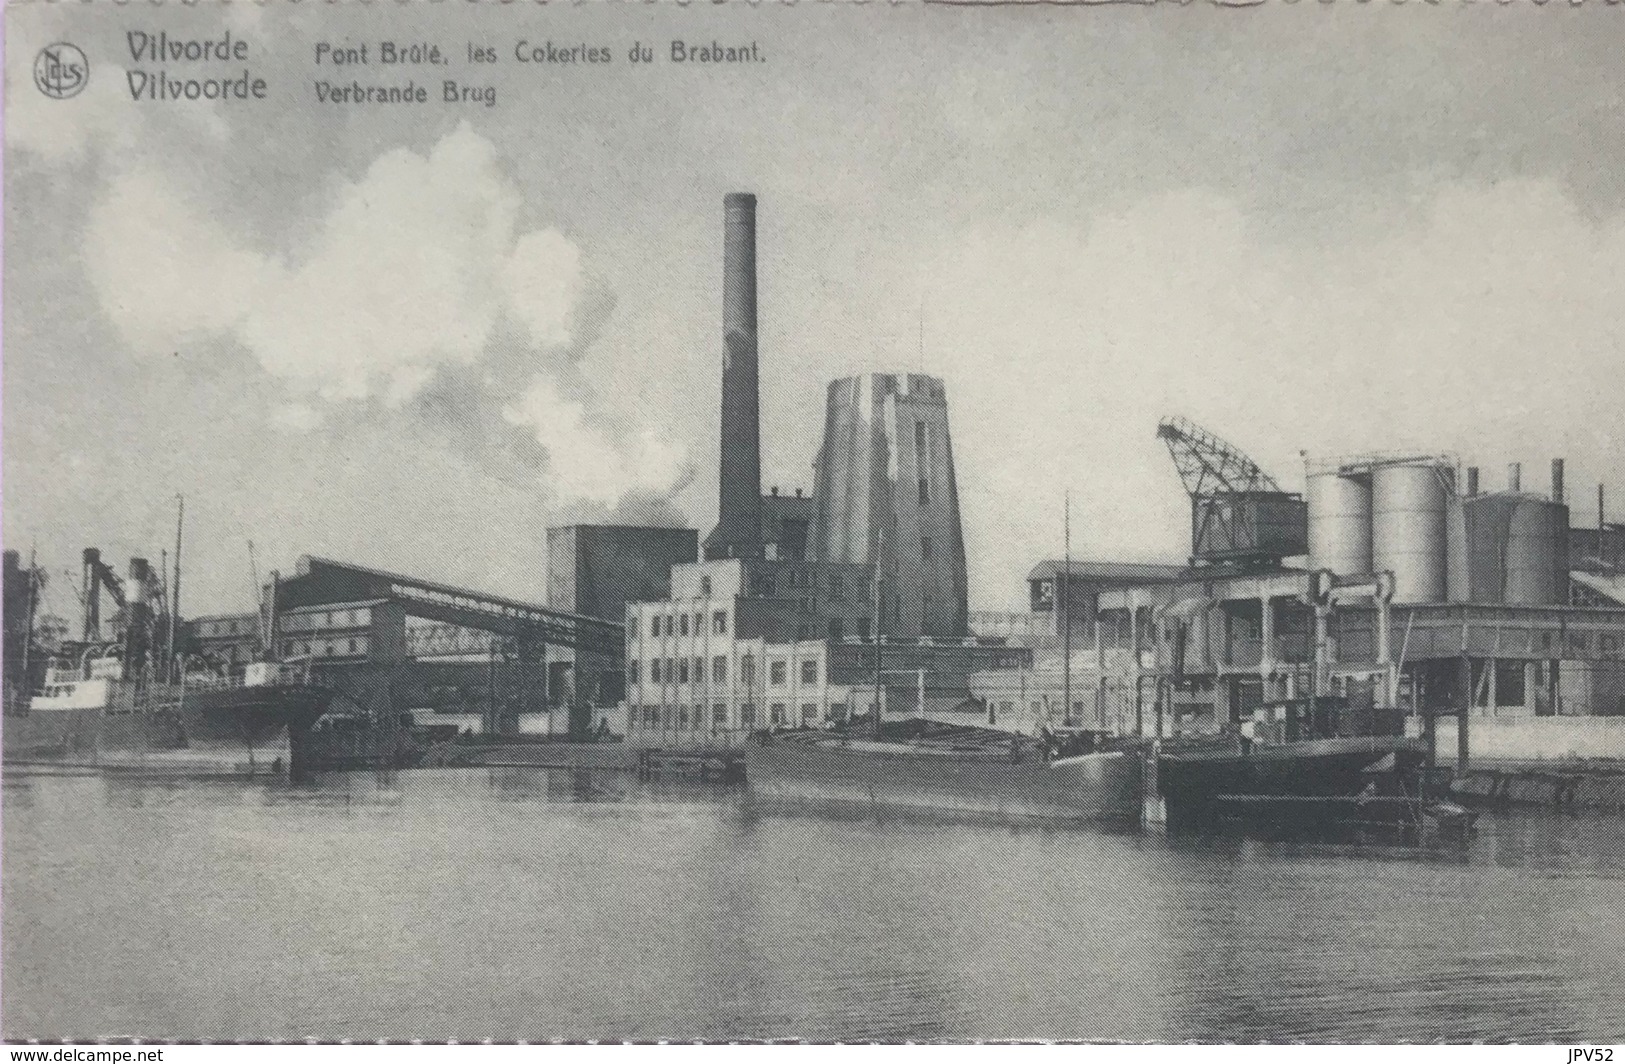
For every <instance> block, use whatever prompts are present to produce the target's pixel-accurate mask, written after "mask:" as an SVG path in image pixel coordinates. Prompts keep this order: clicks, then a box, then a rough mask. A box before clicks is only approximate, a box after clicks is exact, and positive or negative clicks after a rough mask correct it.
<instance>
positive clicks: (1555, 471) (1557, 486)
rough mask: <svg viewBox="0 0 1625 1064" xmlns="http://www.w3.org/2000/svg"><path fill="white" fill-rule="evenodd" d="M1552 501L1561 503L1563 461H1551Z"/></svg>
mask: <svg viewBox="0 0 1625 1064" xmlns="http://www.w3.org/2000/svg"><path fill="white" fill-rule="evenodd" d="M1552 501H1553V502H1562V501H1563V459H1561V458H1553V459H1552Z"/></svg>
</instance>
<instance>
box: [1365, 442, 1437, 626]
mask: <svg viewBox="0 0 1625 1064" xmlns="http://www.w3.org/2000/svg"><path fill="white" fill-rule="evenodd" d="M1453 480H1454V476H1453V472H1452V470H1451V469H1450V467H1449V466H1446V465H1441V464H1439V463H1437V462H1426V463H1417V464H1414V465H1399V464H1396V465H1382V466H1378V467H1377V468H1376V469H1374V470H1373V471H1372V473H1371V562H1372V565H1373V567H1374V568H1375V569H1376V570H1377V571H1378V572H1381V571H1383V570H1388V571H1390V572H1392V573H1393V574H1394V599H1393V600H1394V601H1395V602H1398V603H1412V602H1442V601H1444V597H1445V555H1446V552H1445V541H1446V533H1445V510H1446V507H1447V505H1448V500H1449V497H1450V493H1451V488H1452V482H1453Z"/></svg>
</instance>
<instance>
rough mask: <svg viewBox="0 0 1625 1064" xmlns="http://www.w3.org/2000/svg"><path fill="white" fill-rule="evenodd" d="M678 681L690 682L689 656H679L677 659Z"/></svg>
mask: <svg viewBox="0 0 1625 1064" xmlns="http://www.w3.org/2000/svg"><path fill="white" fill-rule="evenodd" d="M677 682H678V683H687V682H688V659H687V658H678V659H677ZM684 712H685V713H686V712H687V710H684Z"/></svg>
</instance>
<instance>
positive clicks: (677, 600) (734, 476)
mask: <svg viewBox="0 0 1625 1064" xmlns="http://www.w3.org/2000/svg"><path fill="white" fill-rule="evenodd" d="M755 267H756V199H755V197H754V196H751V195H749V194H746V193H732V194H730V195H728V196H727V197H726V198H725V199H724V203H723V299H722V327H723V328H722V331H723V345H722V346H723V349H722V380H721V388H722V401H721V406H720V449H719V455H718V491H717V523H716V527H715V528H714V529H713V530H712V531H711V533H710V534H709V535H708V536H707V537H706V539H705V545H704V558H705V560H704V561H703V562H699V563H696V564H685V565H676V566H674V567H673V569H672V577H671V593H670V595H669V596H665V597H651V598H650V600H649V601H645V602H641V603H637V604H633V605H629V606H628V607H627V611H626V649H625V658H626V682H627V695H626V721H627V728H628V732H629V733H631V734H635V735H636V734H643V735H656V736H657V735H660V734H667V735H671V734H685V733H695V734H705V735H708V736H714V737H720V736H735V735H740V734H743V733H744V732H746V731H748V730H750V729H751V728H753V727H763V726H771V725H775V724H793V723H801V722H822V721H826V720H838V719H842V718H844V717H846V716H848V715H850V714H853V713H861V712H867V711H868V709H869V707H870V706H871V705H873V703H874V701H875V693H874V692H875V684H876V672H877V669H876V663H875V656H876V650H877V649H878V651H879V657H880V665H879V670H878V671H879V675H880V677H881V686H882V687H884V688H885V689H886V691H885V693H884V695H883V701H884V703H885V704H886V705H887V707H888V710H893V711H894V710H895V706H896V705H898V704H901V703H902V702H908V703H909V704H910V705H912V706H914V707H915V708H917V709H923V707H924V706H925V705H926V704H927V703H928V702H934V703H951V704H954V705H959V704H960V703H963V702H964V701H965V699H966V697H967V693H968V690H969V680H968V678H969V676H970V675H971V674H972V673H974V672H977V671H981V670H984V669H988V668H997V667H1000V666H1009V667H1015V666H1017V665H1019V664H1020V663H1021V662H1024V661H1030V659H1031V652H1030V650H1027V649H1024V648H1015V649H1014V650H1012V649H1011V648H1008V647H1005V646H1003V645H1002V641H1001V640H978V639H976V638H974V637H972V636H971V635H970V632H969V628H968V624H967V614H968V610H967V590H968V589H967V578H966V565H965V544H964V535H963V532H962V530H961V527H960V515H959V491H958V485H957V483H956V482H955V478H954V466H953V448H952V443H951V439H950V437H949V433H948V404H947V392H946V389H945V388H944V386H943V383H942V381H940V380H937V379H936V378H933V377H927V376H924V375H920V374H885V373H875V374H865V375H861V376H856V377H848V378H845V379H842V380H837V381H834V382H833V383H831V384H830V386H829V389H828V395H827V405H826V412H825V423H824V439H823V443H822V446H821V447H820V448H819V451H818V455H817V458H816V461H815V463H814V465H815V470H816V472H815V485H814V490H813V494H812V495H811V496H810V497H809V496H805V495H803V493H802V492H800V491H797V492H796V493H795V494H794V495H786V494H780V493H779V491H778V489H776V488H775V489H773V490H772V491H771V492H769V493H768V494H767V495H763V494H762V489H761V453H760V449H761V424H760V396H759V387H760V352H759V350H758V346H757V327H758V322H757V305H756V273H755ZM877 641H878V642H879V644H880V645H879V646H878V647H877ZM775 677H779V678H780V679H779V681H775ZM864 692H867V694H865V693H864Z"/></svg>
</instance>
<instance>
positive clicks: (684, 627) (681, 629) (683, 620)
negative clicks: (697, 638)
mask: <svg viewBox="0 0 1625 1064" xmlns="http://www.w3.org/2000/svg"><path fill="white" fill-rule="evenodd" d="M677 631H678V634H680V635H687V634H688V614H686V613H685V614H682V615H681V616H680V617H679V618H678V619H677Z"/></svg>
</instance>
